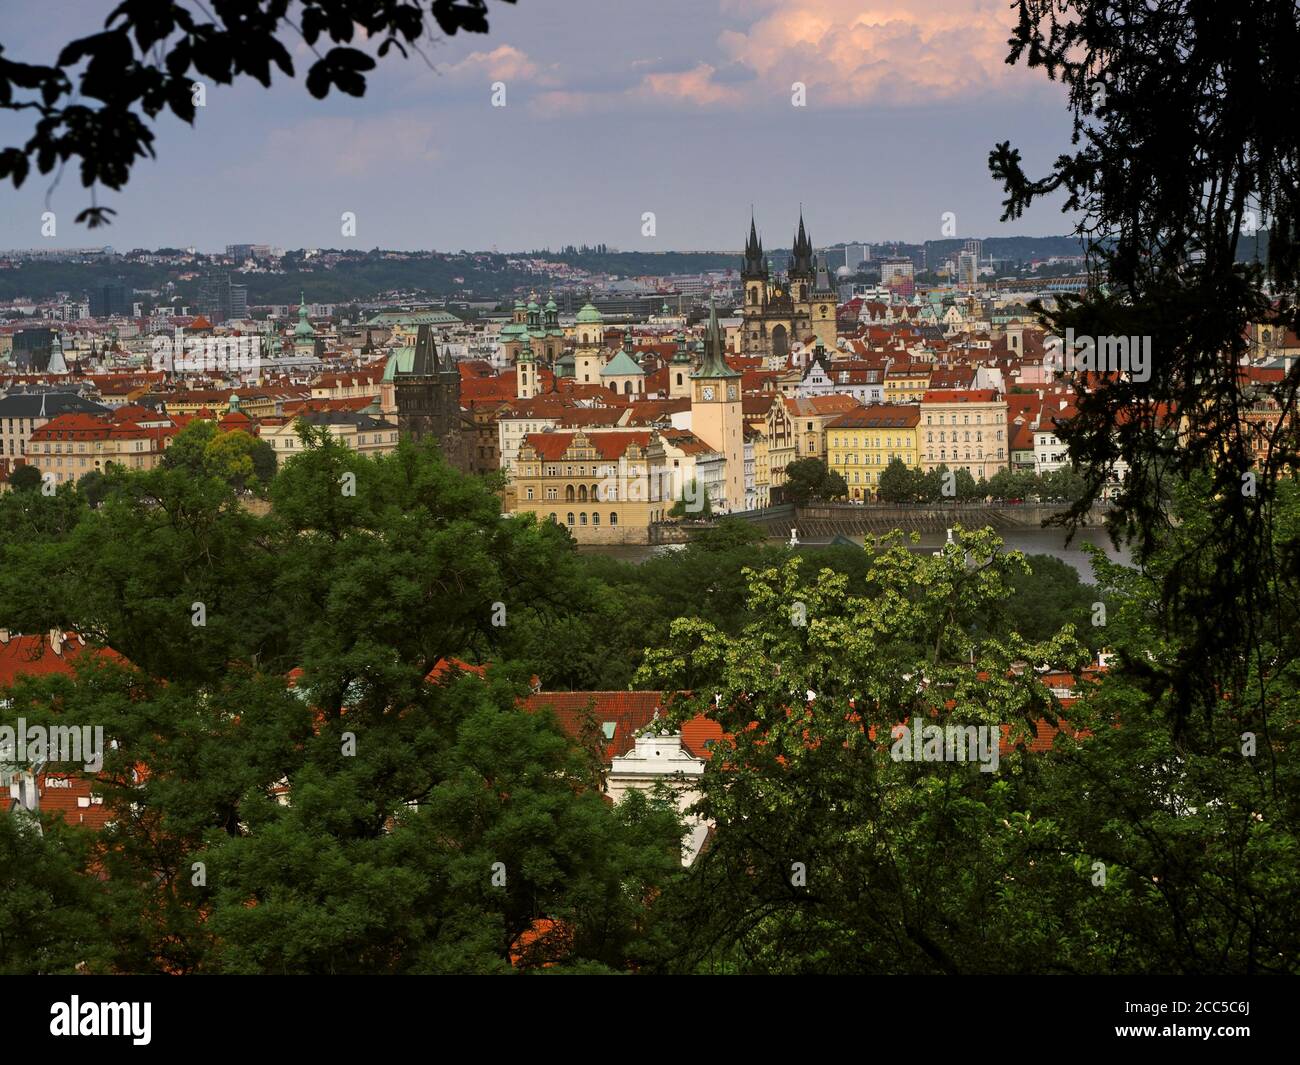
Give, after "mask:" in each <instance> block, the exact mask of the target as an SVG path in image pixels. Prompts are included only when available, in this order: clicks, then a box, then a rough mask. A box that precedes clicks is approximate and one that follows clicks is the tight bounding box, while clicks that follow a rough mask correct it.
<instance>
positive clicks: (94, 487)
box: [77, 470, 109, 509]
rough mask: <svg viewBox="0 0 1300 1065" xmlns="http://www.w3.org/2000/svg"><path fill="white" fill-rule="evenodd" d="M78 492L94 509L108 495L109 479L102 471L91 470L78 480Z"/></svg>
mask: <svg viewBox="0 0 1300 1065" xmlns="http://www.w3.org/2000/svg"><path fill="white" fill-rule="evenodd" d="M77 491H78V492H80V493H81V495H82V497H83V498H84V499H85V500H86V503H87V504H88V505H89V506H90V507H91V508H92V509H93V508H94V507H97V506H99V504H100V503H102V502H103V501H104V499H105V497H106V496H107V495H108V492H109V479H108V477H106V476H105V475H104V473H103V472H101V471H100V470H91V471H90V472H89V473H86V474H83V475H82V476H81V477H79V478H78V479H77Z"/></svg>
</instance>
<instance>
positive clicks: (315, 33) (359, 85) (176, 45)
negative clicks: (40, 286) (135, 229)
mask: <svg viewBox="0 0 1300 1065" xmlns="http://www.w3.org/2000/svg"><path fill="white" fill-rule="evenodd" d="M506 2H507V3H513V2H514V0H506ZM298 6H299V7H300V8H301V10H300V11H295V12H292V13H291V11H290V5H289V3H288V0H241V2H239V3H234V4H222V5H216V6H215V7H214V8H213V9H212V11H211V12H210V11H209V9H207V8H202V7H201V8H199V10H198V11H195V10H194V9H193V8H191V7H190V6H188V5H185V4H181V3H178V2H167V3H158V2H156V0H149V2H141V0H124V2H123V3H120V4H119V5H118V6H117V7H116V8H114V9H113V11H112V12H111V13H110V14H109V16H108V19H107V20H106V22H105V28H104V29H103V30H102V31H100V32H99V33H96V34H92V35H91V36H89V37H81V38H78V39H76V40H74V41H72V42H70V43H69V44H68V45H67V46H66V47H64V49H63V50H62V51H61V52H60V53H59V58H58V62H57V63H56V64H55V65H54V66H44V65H38V64H31V63H22V62H15V61H13V60H11V59H7V58H4V57H3V54H0V107H2V108H5V109H7V110H12V111H22V110H34V111H38V112H39V115H40V117H39V119H38V120H37V122H36V126H35V129H34V131H33V133H32V136H31V137H30V138H29V139H28V140H27V142H26V143H25V144H23V145H22V146H21V147H9V148H5V149H4V150H3V151H0V177H7V178H11V179H12V180H13V182H14V185H15V187H17V186H20V185H22V183H23V181H24V180H26V178H27V176H28V174H29V172H30V170H31V168H32V165H33V163H34V164H35V167H36V169H37V170H38V171H39V172H40V173H42V174H48V173H49V172H50V171H51V170H53V169H54V168H55V167H56V166H60V167H61V166H63V165H64V164H66V163H67V162H68V161H69V160H78V161H79V164H80V165H79V170H80V176H81V183H82V185H83V186H85V187H86V188H91V189H93V188H94V187H95V186H96V185H104V186H107V187H108V188H110V189H120V188H121V187H122V186H123V185H124V184H126V182H127V180H128V178H129V177H130V173H131V168H132V166H134V164H135V162H136V160H137V159H138V158H144V157H145V156H152V155H153V154H154V153H153V132H152V130H151V129H150V128H149V126H148V121H150V120H155V119H157V117H158V115H159V114H160V113H162V112H163V111H168V110H169V111H171V113H172V114H174V115H175V116H176V117H177V118H179V119H182V120H183V121H185V122H189V123H190V124H193V122H194V118H195V95H194V85H195V83H196V82H197V83H202V84H207V83H209V82H212V83H216V84H218V85H230V84H233V83H234V82H235V81H236V80H237V79H249V78H251V79H253V80H256V81H257V82H259V83H260V84H261V85H263V86H265V87H268V88H269V87H270V84H271V69H272V67H275V68H276V69H278V70H279V71H280V73H282V74H284V75H285V76H286V77H290V78H291V77H293V76H294V64H293V59H292V57H291V55H290V51H291V49H292V48H293V47H294V46H295V45H296V44H297V42H298V41H299V40H301V41H305V42H306V44H307V46H308V47H309V48H311V49H312V51H313V53H314V54H315V55H316V57H317V58H316V60H315V62H313V63H312V64H311V66H310V67H309V68H308V70H307V91H308V92H310V93H311V94H312V96H314V97H316V98H317V99H321V98H323V97H325V96H326V95H328V94H329V91H330V89H331V88H335V89H338V90H339V91H340V92H344V93H347V94H348V95H350V96H362V95H364V93H365V91H366V77H365V76H366V72H367V71H370V70H373V69H374V68H375V66H376V63H375V59H374V58H373V57H372V56H371V55H370V54H368V53H367V52H366V51H363V50H361V49H360V48H355V47H350V43H351V42H352V40H353V38H354V36H355V35H356V34H357V31H358V30H360V31H361V32H362V33H364V35H365V37H366V39H368V40H370V41H378V42H379V47H378V50H377V54H378V55H379V57H380V58H383V57H384V56H386V55H387V54H388V53H389V52H390V51H392V50H396V51H397V52H398V53H400V54H401V55H402V56H403V57H404V58H405V57H407V56H408V50H409V51H411V52H415V53H416V54H417V55H419V56H421V57H422V58H423V51H422V49H421V45H422V44H423V43H424V39H425V38H429V39H430V40H436V37H437V34H436V33H435V32H434V30H433V26H434V25H436V27H437V30H438V31H440V32H441V33H443V34H447V35H452V34H455V33H457V32H459V31H461V30H464V31H466V32H468V33H486V32H487V30H488V21H487V0H428V2H427V3H424V2H409V3H401V4H392V3H385V2H376V0H304V2H303V3H302V4H300V5H298ZM431 23H432V25H431ZM326 44H329V45H330V47H328V48H326V47H325V45H326ZM82 64H84V66H83V65H82ZM113 213H114V212H113V210H112V209H111V208H108V207H101V206H98V205H97V204H95V203H93V202H92V204H91V206H90V207H88V208H86V209H85V210H84V211H82V212H81V213H80V214H79V215H78V216H77V221H78V222H83V221H84V222H86V223H87V224H88V225H89V226H90V227H91V228H93V227H95V226H98V225H103V224H107V223H108V222H109V221H110V219H109V218H108V216H109V215H111V214H113Z"/></svg>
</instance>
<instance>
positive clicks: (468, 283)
mask: <svg viewBox="0 0 1300 1065" xmlns="http://www.w3.org/2000/svg"><path fill="white" fill-rule="evenodd" d="M963 243H964V240H963V239H957V238H953V239H948V240H934V241H927V242H926V243H925V244H924V245H920V244H912V245H908V244H899V245H891V246H897V247H898V249H899V251H900V252H902V253H903V254H908V253H912V252H920V251H921V250H922V249H924V251H925V255H926V261H927V262H929V263H930V264H931V265H934V264H937V263H938V262H939V261H940V260H942V259H944V258H947V257H950V256H951V255H952V254H954V253H955V252H956V251H958V250H960V248H961V246H962V244H963ZM1257 246H1258V255H1259V256H1260V257H1264V256H1266V255H1267V252H1268V236H1267V234H1265V233H1261V234H1260V235H1259V237H1258V240H1256V238H1255V237H1253V236H1252V237H1247V238H1243V240H1242V242H1241V248H1240V250H1239V257H1240V258H1241V259H1243V260H1249V259H1252V258H1254V257H1255V255H1256V254H1257V252H1256V247H1257ZM884 250H885V249H884V247H883V246H882V245H881V244H874V245H873V254H875V255H877V256H879V255H880V254H883V252H884ZM391 254H393V253H386V252H384V251H381V250H373V251H369V252H359V251H348V252H347V253H344V257H343V258H340V259H339V260H338V261H337V262H335V263H333V264H332V265H325V264H323V263H321V262H320V260H318V259H314V260H308V261H304V260H303V258H302V253H301V252H293V253H290V254H289V255H288V256H286V259H285V265H286V269H285V271H284V272H282V273H274V274H271V273H251V274H242V275H239V276H238V278H237V280H238V281H239V282H240V283H241V284H246V285H247V286H248V299H249V303H250V304H254V305H256V304H267V303H296V302H297V300H298V298H299V293H300V292H301V293H305V294H306V297H307V299H308V300H309V301H311V302H315V303H346V302H350V301H353V300H367V299H373V298H375V297H376V296H377V295H379V294H380V293H385V292H410V293H419V294H422V295H424V296H428V297H434V298H437V297H454V298H477V299H505V298H507V297H509V296H511V295H512V294H513V293H515V292H517V291H519V290H520V289H529V288H536V289H537V290H538V291H539V292H545V291H547V290H548V289H550V288H552V287H560V285H559V283H558V282H553V281H552V276H553V275H552V274H551V273H549V272H547V271H544V270H539V271H534V270H531V269H528V268H526V267H525V266H524V265H523V261H524V260H538V261H544V262H550V263H556V264H561V263H562V264H564V265H565V266H568V267H572V268H575V269H577V270H581V271H585V272H587V273H592V274H610V275H617V276H619V277H623V278H632V277H644V276H664V275H670V274H699V273H703V272H708V271H715V270H728V269H729V270H739V268H740V253H739V251H719V252H678V251H663V252H649V251H609V250H607V249H605V248H591V249H589V248H580V249H572V248H570V249H565V250H564V251H562V252H549V251H532V252H512V253H509V254H502V253H495V252H494V253H486V252H454V253H452V252H426V253H399V254H401V255H403V256H405V257H402V258H391V257H390V255H391ZM983 254H984V255H985V256H990V255H991V256H993V257H994V258H997V259H1009V260H1011V261H1013V262H1028V261H1029V260H1031V259H1035V258H1038V259H1042V258H1049V257H1051V256H1068V255H1078V254H1080V245H1079V241H1078V239H1077V238H1076V237H1072V236H1059V237H988V238H985V239H984V240H983ZM769 255H770V256H771V259H772V264H773V266H774V267H775V268H776V269H777V270H782V269H784V267H785V262H786V258H787V256H788V252H787V251H786V250H785V249H780V248H773V249H770V250H769ZM839 265H840V264H839V263H837V262H835V261H834V258H833V257H832V260H831V266H832V269H834V268H835V267H837V266H839ZM208 269H216V270H221V269H229V268H228V267H224V266H222V265H220V264H213V265H211V266H209V265H207V264H198V265H186V266H184V267H180V266H165V265H153V264H150V263H144V262H138V261H134V260H130V259H119V260H116V261H112V262H87V263H72V262H47V261H28V262H21V263H19V264H17V265H16V266H14V267H13V268H12V269H5V270H0V301H5V302H8V301H11V300H14V299H18V298H24V297H25V298H28V299H32V300H38V301H43V300H50V299H53V298H54V297H55V296H56V294H57V293H59V292H68V293H70V294H72V295H73V296H84V295H89V294H90V293H91V292H93V291H95V290H96V289H97V288H98V287H99V286H100V285H102V284H104V283H105V282H107V281H113V280H116V279H117V278H121V279H123V280H124V281H125V282H126V284H127V285H129V286H130V287H131V288H133V289H139V290H157V291H159V292H161V293H165V294H167V295H172V294H175V295H177V296H179V297H180V298H181V299H182V300H183V301H185V302H187V303H193V302H194V300H195V298H196V296H197V293H198V281H197V280H189V281H182V280H180V278H181V276H182V275H183V274H187V273H202V272H204V271H206V270H208ZM567 283H568V284H573V283H574V282H572V281H570V282H567ZM578 283H579V284H580V283H581V282H578ZM169 286H170V287H169Z"/></svg>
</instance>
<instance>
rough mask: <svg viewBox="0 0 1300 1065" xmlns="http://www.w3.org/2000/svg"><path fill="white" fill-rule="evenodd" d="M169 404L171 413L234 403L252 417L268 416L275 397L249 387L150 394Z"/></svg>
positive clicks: (221, 408)
mask: <svg viewBox="0 0 1300 1065" xmlns="http://www.w3.org/2000/svg"><path fill="white" fill-rule="evenodd" d="M148 399H149V400H150V401H153V400H157V401H159V402H161V403H164V404H166V407H167V413H168V414H198V413H199V411H201V410H210V411H224V410H230V409H231V407H232V405H231V400H232V399H233V400H234V406H235V407H237V408H238V409H239V410H241V411H243V412H244V413H245V414H247V415H248V416H249V417H250V418H253V419H258V418H269V417H271V416H272V415H274V414H275V412H276V411H275V397H274V396H270V395H267V394H266V393H265V392H256V391H250V390H249V389H243V390H239V389H228V388H203V389H191V390H189V391H185V392H154V393H152V394H150V395H149V396H148Z"/></svg>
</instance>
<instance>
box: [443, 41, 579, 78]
mask: <svg viewBox="0 0 1300 1065" xmlns="http://www.w3.org/2000/svg"><path fill="white" fill-rule="evenodd" d="M443 73H444V74H446V75H447V76H448V77H451V78H456V79H457V80H470V79H473V78H483V79H485V80H490V81H536V82H539V83H541V84H553V83H554V81H555V79H554V77H553V75H551V74H550V72H549V71H548V70H547V69H546V68H544V67H542V66H540V65H539V64H537V63H536V62H534V61H533V60H532V59H530V58H529V57H528V55H527V53H525V52H522V51H520V50H519V49H518V48H515V47H514V46H513V45H509V44H503V45H501V46H500V47H498V48H494V49H492V51H490V52H471V53H470V54H469V55H467V56H466V57H465V58H464V59H462V60H460V62H458V63H454V64H452V65H451V66H450V67H447V68H446V69H445V70H444V71H443Z"/></svg>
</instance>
